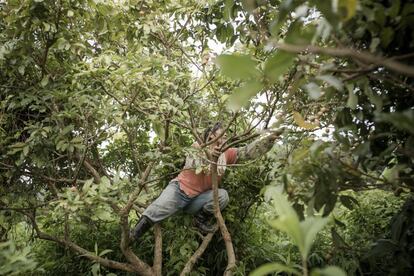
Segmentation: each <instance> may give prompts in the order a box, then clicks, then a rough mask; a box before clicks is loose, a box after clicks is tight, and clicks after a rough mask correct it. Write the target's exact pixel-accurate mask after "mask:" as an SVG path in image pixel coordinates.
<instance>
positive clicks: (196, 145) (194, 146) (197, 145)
mask: <svg viewBox="0 0 414 276" xmlns="http://www.w3.org/2000/svg"><path fill="white" fill-rule="evenodd" d="M191 147H193V148H196V149H199V148H200V145H199V144H198V143H197V142H194V143H193V144H192V145H191Z"/></svg>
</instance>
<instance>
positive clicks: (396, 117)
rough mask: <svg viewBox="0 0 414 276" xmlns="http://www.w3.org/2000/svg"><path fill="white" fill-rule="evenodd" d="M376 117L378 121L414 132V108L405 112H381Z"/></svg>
mask: <svg viewBox="0 0 414 276" xmlns="http://www.w3.org/2000/svg"><path fill="white" fill-rule="evenodd" d="M375 119H376V121H378V122H387V123H391V124H392V125H394V126H395V127H396V128H399V129H402V130H406V131H408V132H410V133H411V134H414V110H411V109H409V110H406V111H404V112H393V113H379V114H377V115H376V117H375Z"/></svg>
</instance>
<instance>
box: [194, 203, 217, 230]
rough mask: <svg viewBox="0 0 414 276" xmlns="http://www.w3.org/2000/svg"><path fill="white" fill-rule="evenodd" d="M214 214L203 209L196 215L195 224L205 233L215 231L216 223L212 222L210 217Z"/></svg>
mask: <svg viewBox="0 0 414 276" xmlns="http://www.w3.org/2000/svg"><path fill="white" fill-rule="evenodd" d="M211 217H212V214H209V213H207V212H206V211H204V210H203V209H202V210H201V211H200V212H198V213H197V215H195V218H194V225H195V226H196V227H197V228H198V229H199V230H200V232H202V233H203V234H207V233H213V232H214V231H215V229H216V225H215V224H211V223H210V218H211Z"/></svg>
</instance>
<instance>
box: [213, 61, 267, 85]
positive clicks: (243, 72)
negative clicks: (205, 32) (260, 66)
mask: <svg viewBox="0 0 414 276" xmlns="http://www.w3.org/2000/svg"><path fill="white" fill-rule="evenodd" d="M216 61H217V64H218V65H219V66H220V69H221V72H222V73H223V75H225V76H227V77H229V78H232V79H234V80H243V79H250V78H256V77H258V76H259V75H260V72H259V70H257V69H256V66H257V62H255V61H254V60H252V58H251V57H250V56H247V55H243V56H242V55H221V56H219V57H217V59H216Z"/></svg>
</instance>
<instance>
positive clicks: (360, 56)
mask: <svg viewBox="0 0 414 276" xmlns="http://www.w3.org/2000/svg"><path fill="white" fill-rule="evenodd" d="M273 46H274V47H276V48H278V49H281V50H283V51H286V52H290V53H300V52H305V51H306V52H308V53H313V54H324V55H329V56H335V57H349V58H352V59H355V60H357V61H361V62H364V63H367V64H375V65H377V66H383V67H385V68H388V69H390V70H392V71H394V72H397V73H400V74H403V75H407V76H410V77H414V67H413V66H409V65H406V64H404V63H401V62H398V61H395V59H394V58H385V57H381V56H375V55H373V54H371V53H369V52H358V51H355V50H352V49H349V48H323V47H318V46H313V45H304V46H300V45H292V44H285V43H277V42H273Z"/></svg>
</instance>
